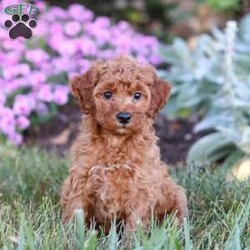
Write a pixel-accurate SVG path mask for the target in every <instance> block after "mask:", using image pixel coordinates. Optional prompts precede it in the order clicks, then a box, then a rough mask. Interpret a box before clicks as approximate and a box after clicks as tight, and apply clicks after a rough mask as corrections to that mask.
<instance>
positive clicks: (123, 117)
mask: <svg viewBox="0 0 250 250" xmlns="http://www.w3.org/2000/svg"><path fill="white" fill-rule="evenodd" d="M116 118H117V120H118V121H119V123H121V124H123V125H126V124H128V123H129V122H130V120H131V114H130V113H128V112H119V113H118V114H117V115H116Z"/></svg>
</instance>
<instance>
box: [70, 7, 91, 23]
mask: <svg viewBox="0 0 250 250" xmlns="http://www.w3.org/2000/svg"><path fill="white" fill-rule="evenodd" d="M68 12H69V14H70V16H71V17H72V18H74V19H75V20H78V21H82V22H84V21H91V20H92V19H93V18H94V14H93V12H92V11H91V10H88V9H85V8H84V7H83V6H82V5H80V4H71V5H70V7H69V9H68Z"/></svg>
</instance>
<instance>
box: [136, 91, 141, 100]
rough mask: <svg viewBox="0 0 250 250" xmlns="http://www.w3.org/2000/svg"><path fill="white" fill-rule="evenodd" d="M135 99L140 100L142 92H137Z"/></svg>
mask: <svg viewBox="0 0 250 250" xmlns="http://www.w3.org/2000/svg"><path fill="white" fill-rule="evenodd" d="M134 99H135V100H140V99H141V93H140V92H135V93H134Z"/></svg>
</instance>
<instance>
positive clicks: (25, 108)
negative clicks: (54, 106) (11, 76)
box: [13, 95, 34, 116]
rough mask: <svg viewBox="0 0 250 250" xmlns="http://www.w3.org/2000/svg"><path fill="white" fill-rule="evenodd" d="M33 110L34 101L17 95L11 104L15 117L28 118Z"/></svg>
mask: <svg viewBox="0 0 250 250" xmlns="http://www.w3.org/2000/svg"><path fill="white" fill-rule="evenodd" d="M33 108H34V100H33V99H32V98H31V97H29V96H25V95H17V96H16V98H15V101H14V104H13V110H14V112H15V114H17V115H25V116H29V115H30V113H31V111H32V109H33Z"/></svg>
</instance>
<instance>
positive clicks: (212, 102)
mask: <svg viewBox="0 0 250 250" xmlns="http://www.w3.org/2000/svg"><path fill="white" fill-rule="evenodd" d="M249 25H250V15H248V16H246V17H245V18H243V20H242V21H241V22H240V24H239V29H238V31H237V24H236V23H235V22H233V21H230V22H228V23H227V28H226V31H225V33H223V32H222V31H220V30H218V29H214V30H213V32H212V34H213V36H209V35H202V36H200V37H199V38H198V39H197V45H196V47H195V49H194V50H191V49H190V48H189V47H188V45H187V44H186V43H185V42H184V41H183V40H180V39H177V40H175V42H174V44H173V45H172V46H171V47H167V48H163V49H162V55H163V60H164V61H165V62H168V63H170V64H171V65H172V66H171V68H170V70H169V71H164V72H160V73H161V74H162V75H163V76H165V77H166V78H169V79H170V80H172V82H173V84H174V88H173V95H172V100H171V101H170V103H171V104H172V105H171V106H170V107H171V110H170V112H171V113H172V116H175V117H176V116H179V115H183V114H185V115H190V114H192V113H198V114H200V116H201V117H202V120H201V122H199V123H198V124H197V125H196V127H195V131H196V132H200V131H213V133H212V134H211V133H210V134H209V135H207V136H206V137H203V138H202V139H200V140H199V141H198V142H196V143H195V144H194V145H193V147H192V148H191V150H190V152H189V157H188V161H190V162H196V163H197V162H200V163H201V162H202V163H203V164H204V162H207V163H211V162H214V161H217V160H219V159H222V158H225V157H228V158H227V160H228V162H230V164H233V163H235V161H237V160H238V159H239V158H241V157H243V156H244V155H248V154H250V78H249V69H250V45H249V41H250V32H249Z"/></svg>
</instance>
